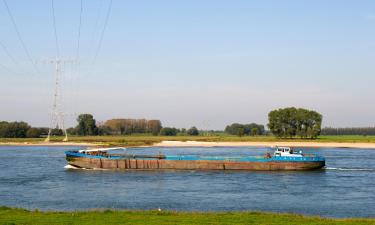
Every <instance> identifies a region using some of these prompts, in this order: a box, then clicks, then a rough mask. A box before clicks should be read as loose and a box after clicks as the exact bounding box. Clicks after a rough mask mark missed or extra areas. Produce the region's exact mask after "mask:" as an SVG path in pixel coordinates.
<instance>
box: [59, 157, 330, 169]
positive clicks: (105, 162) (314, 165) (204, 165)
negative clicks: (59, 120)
mask: <svg viewBox="0 0 375 225" xmlns="http://www.w3.org/2000/svg"><path fill="white" fill-rule="evenodd" d="M66 158H67V161H68V163H69V164H70V165H72V166H75V167H80V168H87V169H125V170H261V171H270V170H314V169H320V168H322V167H324V166H325V162H324V161H314V162H290V161H271V162H233V161H215V160H165V159H152V160H149V159H115V160H113V159H108V158H88V157H71V156H67V157H66Z"/></svg>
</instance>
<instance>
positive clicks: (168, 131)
mask: <svg viewBox="0 0 375 225" xmlns="http://www.w3.org/2000/svg"><path fill="white" fill-rule="evenodd" d="M177 133H178V130H177V129H176V128H174V127H163V128H161V130H160V135H162V136H176V135H177Z"/></svg>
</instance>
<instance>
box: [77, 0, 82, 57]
mask: <svg viewBox="0 0 375 225" xmlns="http://www.w3.org/2000/svg"><path fill="white" fill-rule="evenodd" d="M82 11H83V0H81V10H80V12H79V25H78V41H77V51H76V60H78V59H79V48H80V40H81V26H82Z"/></svg>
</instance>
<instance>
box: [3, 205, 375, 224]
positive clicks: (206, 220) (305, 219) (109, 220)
mask: <svg viewBox="0 0 375 225" xmlns="http://www.w3.org/2000/svg"><path fill="white" fill-rule="evenodd" d="M0 224H9V225H10V224H38V225H43V224H46V225H47V224H48V225H50V224H82V225H84V224H90V225H95V224H106V225H111V224H132V225H140V224H181V225H184V224H231V225H232V224H233V225H235V224H257V225H261V224H267V225H278V224H280V225H282V224H283V225H284V224H285V225H293V224H298V225H300V224H307V225H317V224H327V225H341V224H342V225H361V224H366V225H367V224H375V219H328V218H321V217H313V216H302V215H295V214H278V213H261V212H208V213H203V212H173V211H162V212H159V211H120V210H115V211H113V210H96V211H74V212H40V211H27V210H23V209H13V208H8V207H0Z"/></svg>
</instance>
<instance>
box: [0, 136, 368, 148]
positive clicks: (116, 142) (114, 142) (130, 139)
mask: <svg viewBox="0 0 375 225" xmlns="http://www.w3.org/2000/svg"><path fill="white" fill-rule="evenodd" d="M43 140H44V139H43V138H0V143H7V142H13V143H40V142H43ZM164 140H169V141H208V142H245V141H246V142H276V141H283V142H312V141H313V142H339V143H375V136H360V135H350V136H320V137H319V138H318V139H314V140H311V139H298V138H293V139H279V138H276V137H274V136H256V137H252V136H244V137H238V136H233V135H225V134H222V135H213V136H151V135H128V136H85V137H79V136H72V137H69V141H72V142H78V143H79V142H81V143H94V144H98V145H106V146H142V145H152V144H154V143H158V142H161V141H164ZM61 141H62V137H53V138H52V142H61Z"/></svg>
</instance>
